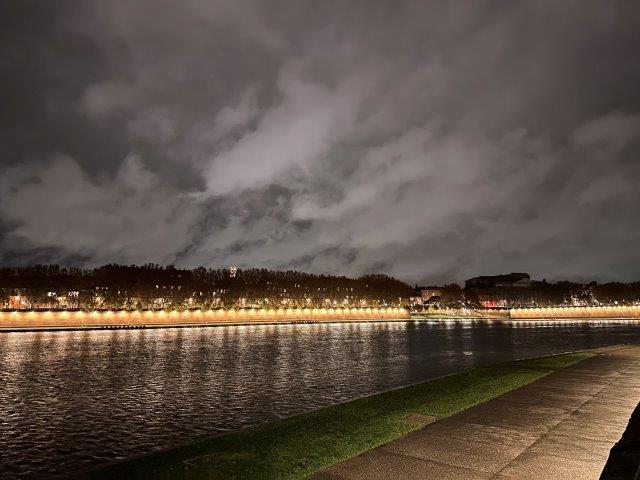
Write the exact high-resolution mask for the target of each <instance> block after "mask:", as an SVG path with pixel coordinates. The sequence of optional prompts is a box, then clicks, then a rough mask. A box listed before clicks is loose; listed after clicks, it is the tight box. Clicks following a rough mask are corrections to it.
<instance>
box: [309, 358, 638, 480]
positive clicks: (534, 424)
mask: <svg viewBox="0 0 640 480" xmlns="http://www.w3.org/2000/svg"><path fill="white" fill-rule="evenodd" d="M595 351H596V352H598V355H597V356H595V357H593V358H590V359H587V360H584V361H582V362H580V363H578V364H576V365H573V366H570V367H567V368H564V369H561V370H559V371H557V372H554V373H552V374H550V375H548V376H546V377H544V378H542V379H540V380H538V381H536V382H534V383H532V384H529V385H526V386H524V387H522V388H519V389H517V390H514V391H512V392H509V393H507V394H505V395H503V396H501V397H499V398H496V399H494V400H491V401H489V402H487V403H484V404H482V405H478V406H476V407H473V408H470V409H468V410H465V411H463V412H461V413H459V414H457V415H454V416H453V417H449V418H447V419H443V420H439V421H436V422H434V423H431V424H429V425H427V426H426V427H424V428H422V429H420V430H418V431H415V432H412V433H410V434H409V435H407V436H405V437H403V438H400V439H398V440H396V441H394V442H391V443H389V444H387V445H383V446H381V447H378V448H376V449H374V450H371V451H369V452H366V453H363V454H362V455H359V456H358V457H355V458H352V459H350V460H347V461H344V462H342V463H339V464H336V465H334V466H332V467H330V468H328V469H327V470H325V471H323V472H320V473H318V474H317V475H316V476H315V477H314V478H316V479H322V480H343V479H366V480H373V479H388V478H394V479H468V480H471V479H505V480H506V479H519V480H527V479H546V480H552V479H561V480H567V479H572V480H577V479H597V478H599V476H600V473H601V472H602V469H603V467H604V465H605V463H606V461H607V458H608V455H609V450H610V449H611V447H612V446H613V445H614V443H615V442H617V441H618V440H619V439H620V437H621V436H622V433H623V432H624V430H625V427H626V425H627V422H628V420H629V418H630V416H631V414H632V412H633V410H634V408H635V407H636V405H637V404H638V401H639V400H640V346H623V347H613V348H612V347H609V348H604V349H598V350H595Z"/></svg>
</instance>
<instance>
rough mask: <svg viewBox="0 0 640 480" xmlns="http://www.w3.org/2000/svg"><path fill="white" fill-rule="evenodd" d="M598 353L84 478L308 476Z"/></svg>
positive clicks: (407, 392)
mask: <svg viewBox="0 0 640 480" xmlns="http://www.w3.org/2000/svg"><path fill="white" fill-rule="evenodd" d="M591 356H593V353H590V352H578V353H568V354H561V355H555V356H550V357H542V358H539V359H531V360H524V361H517V362H510V363H505V364H500V365H495V366H491V367H481V368H477V369H473V370H469V371H466V372H463V373H460V374H455V375H449V376H446V377H442V378H439V379H436V380H431V381H428V382H424V383H420V384H416V385H412V386H408V387H403V388H399V389H396V390H391V391H388V392H384V393H381V394H378V395H373V396H370V397H366V398H362V399H359V400H355V401H352V402H349V403H345V404H341V405H336V406H332V407H328V408H323V409H321V410H317V411H314V412H310V413H306V414H302V415H298V416H295V417H291V418H288V419H285V420H282V421H279V422H276V423H272V424H267V425H263V426H259V427H255V428H249V429H246V430H242V431H239V432H235V433H231V434H228V435H224V436H220V437H216V438H212V439H209V440H206V441H202V442H198V443H195V444H191V445H187V446H183V447H179V448H175V449H172V450H168V451H164V452H159V453H155V454H151V455H147V456H144V457H141V458H137V459H133V460H129V461H124V462H121V463H118V464H115V465H112V466H109V467H106V468H103V469H101V470H95V471H92V472H89V473H86V474H84V475H82V476H80V478H143V479H146V478H149V479H151V478H172V479H174V478H181V479H196V478H304V477H307V476H309V475H312V474H313V473H315V472H318V471H319V470H321V469H323V468H326V467H328V466H330V465H332V464H335V463H337V462H340V461H343V460H345V459H348V458H351V457H354V456H356V455H358V454H360V453H362V452H365V451H368V450H370V449H373V448H376V447H378V446H380V445H382V444H385V443H389V442H391V441H393V440H395V439H397V438H400V437H402V436H404V435H406V434H408V433H410V432H411V431H414V430H417V429H420V428H421V427H423V426H424V424H425V423H428V422H429V421H430V420H433V419H434V417H435V418H438V419H440V418H446V417H450V416H452V415H454V414H456V413H458V412H460V411H462V410H465V409H467V408H470V407H472V406H474V405H477V404H480V403H483V402H486V401H488V400H491V399H493V398H495V397H497V396H500V395H502V394H504V393H506V392H509V391H512V390H515V389H517V388H519V387H522V386H523V385H527V384H529V383H531V382H533V381H535V380H537V379H540V378H542V377H544V376H546V375H548V374H550V373H552V372H554V371H556V370H558V369H562V368H564V367H566V366H569V365H572V364H574V363H576V362H579V361H582V360H584V359H586V358H589V357H591Z"/></svg>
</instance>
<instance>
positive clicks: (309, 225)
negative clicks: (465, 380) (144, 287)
mask: <svg viewBox="0 0 640 480" xmlns="http://www.w3.org/2000/svg"><path fill="white" fill-rule="evenodd" d="M0 8H2V10H3V11H2V12H0V13H2V15H1V18H2V19H3V20H2V21H3V22H4V23H5V24H6V25H3V27H4V28H3V29H2V32H3V33H2V35H3V37H2V42H0V49H1V50H0V52H1V54H2V58H3V63H4V69H3V76H2V79H1V80H0V82H2V88H3V92H8V93H9V94H10V95H9V98H8V101H7V102H6V106H5V108H3V110H2V112H1V113H0V121H1V125H2V137H1V138H2V142H1V143H2V144H1V145H0V153H1V155H2V156H1V157H0V162H1V164H0V199H1V202H0V248H1V249H2V260H3V262H5V263H26V262H33V261H39V262H42V261H61V262H66V263H86V264H96V263H103V262H127V263H130V262H135V263H142V262H147V261H151V262H159V263H170V262H175V263H178V264H181V265H187V266H196V265H212V266H224V265H229V264H237V265H240V266H260V267H262V266H263V267H273V268H304V269H308V270H313V271H318V272H339V273H345V274H358V273H365V272H372V271H383V272H385V273H390V274H395V275H399V276H401V277H403V278H405V279H407V280H411V281H413V280H423V279H424V280H433V281H450V280H460V279H462V278H464V277H466V276H470V275H473V274H476V273H479V272H484V273H491V272H498V271H511V270H528V271H530V272H531V273H532V274H533V275H535V276H537V277H542V276H545V277H547V278H558V277H565V278H577V279H582V278H587V277H591V276H593V277H596V278H599V279H612V278H619V279H637V278H639V277H640V254H638V253H637V245H638V242H639V241H640V220H639V218H640V217H639V216H638V214H637V212H638V210H639V208H640V189H638V188H637V182H638V180H639V179H640V161H639V160H638V155H639V154H640V95H639V94H638V91H637V85H638V84H640V63H639V62H637V53H636V49H637V45H638V44H640V33H639V32H640V28H638V27H639V26H640V12H639V7H638V6H637V2H598V1H587V2H584V1H579V2H578V1H575V2H574V1H568V2H551V1H535V2H534V1H530V2H495V1H486V2H481V1H477V2H418V1H413V2H409V1H407V2H397V1H394V2H384V1H378V2H371V1H366V2H365V1H362V2H359V1H354V2H315V3H304V2H294V1H275V0H274V1H272V2H258V1H229V0H219V1H204V0H186V1H183V2H174V1H169V0H160V1H158V0H153V1H152V0H142V1H137V2H128V1H120V0H114V1H110V2H100V1H97V0H96V1H82V2H79V1H78V2H75V1H69V2H29V1H23V2H5V3H3V5H2V7H0Z"/></svg>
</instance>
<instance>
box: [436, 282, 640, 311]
mask: <svg viewBox="0 0 640 480" xmlns="http://www.w3.org/2000/svg"><path fill="white" fill-rule="evenodd" d="M483 300H484V301H486V300H491V301H490V302H489V303H494V304H495V305H496V306H498V307H506V308H517V307H555V306H567V305H582V306H595V305H616V304H619V305H633V304H638V303H640V282H633V283H621V282H609V283H597V282H590V283H578V282H567V281H559V282H547V281H546V280H542V281H533V282H531V286H530V287H527V288H522V287H508V286H503V287H496V288H493V289H478V290H475V289H463V288H460V286H458V285H456V284H451V285H446V286H444V287H441V297H440V299H438V302H437V303H438V304H439V305H440V306H445V307H457V306H461V305H464V306H471V307H479V306H481V305H482V304H483Z"/></svg>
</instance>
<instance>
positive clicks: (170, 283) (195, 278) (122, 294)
mask: <svg viewBox="0 0 640 480" xmlns="http://www.w3.org/2000/svg"><path fill="white" fill-rule="evenodd" d="M0 291H1V292H2V295H3V297H2V298H1V299H0V304H2V303H4V306H5V307H18V302H19V303H20V305H19V306H20V307H21V308H52V307H63V308H142V309H147V308H216V307H231V306H233V307H243V306H245V307H268V308H273V307H293V306H309V307H328V306H383V305H403V304H406V303H407V302H408V299H409V298H410V297H411V296H412V295H414V289H413V288H412V287H411V286H409V285H407V284H406V283H403V282H401V281H400V280H397V279H395V278H391V277H388V276H385V275H366V276H362V277H359V278H347V277H344V276H329V275H314V274H309V273H303V272H299V271H294V270H288V271H272V270H266V269H237V271H236V272H231V270H229V269H211V268H202V267H201V268H196V269H192V270H189V269H181V268H175V267H173V266H161V265H155V264H148V265H143V266H133V265H132V266H122V265H105V266H102V267H99V268H94V269H80V268H65V267H61V266H59V265H36V266H31V267H17V268H1V269H0Z"/></svg>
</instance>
